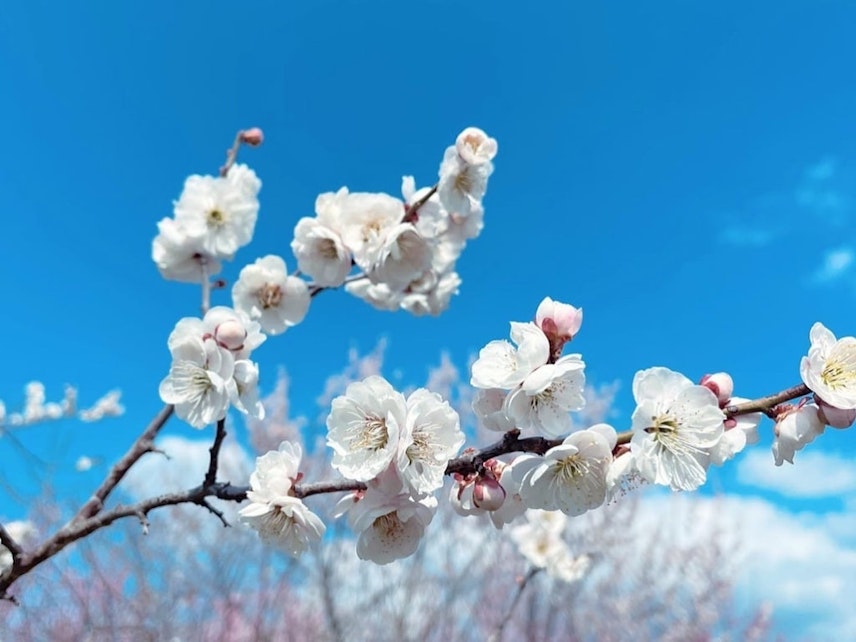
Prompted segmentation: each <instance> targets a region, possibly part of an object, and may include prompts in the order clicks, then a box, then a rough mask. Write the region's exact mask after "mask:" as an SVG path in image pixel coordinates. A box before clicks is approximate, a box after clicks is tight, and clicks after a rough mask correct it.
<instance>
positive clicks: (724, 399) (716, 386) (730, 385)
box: [699, 372, 734, 407]
mask: <svg viewBox="0 0 856 642" xmlns="http://www.w3.org/2000/svg"><path fill="white" fill-rule="evenodd" d="M699 384H700V385H702V386H704V387H705V388H707V389H708V390H710V391H711V392H712V393H713V394H715V395H716V399H717V401H719V406H720V407H723V406H725V405H726V404H727V403H728V400H729V399H731V396H732V395H733V394H734V380H733V379H732V378H731V375H730V374H728V373H727V372H717V373H715V374H706V375H704V376H703V377H702V378H701V381H700V382H699Z"/></svg>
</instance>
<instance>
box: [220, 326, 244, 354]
mask: <svg viewBox="0 0 856 642" xmlns="http://www.w3.org/2000/svg"><path fill="white" fill-rule="evenodd" d="M246 338H247V331H246V329H245V328H244V326H243V324H242V323H241V322H240V321H238V320H237V319H230V320H229V321H224V322H223V323H221V324H220V325H218V326H217V327H216V328H215V329H214V340H215V341H216V342H217V344H218V345H220V346H222V347H224V348H226V349H227V350H232V351H235V350H240V349H241V348H243V347H244V340H245V339H246Z"/></svg>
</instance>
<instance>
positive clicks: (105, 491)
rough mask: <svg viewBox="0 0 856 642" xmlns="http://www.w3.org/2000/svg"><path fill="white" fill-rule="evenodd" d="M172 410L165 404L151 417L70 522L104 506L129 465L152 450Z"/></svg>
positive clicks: (87, 515)
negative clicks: (149, 421)
mask: <svg viewBox="0 0 856 642" xmlns="http://www.w3.org/2000/svg"><path fill="white" fill-rule="evenodd" d="M173 410H174V407H173V406H172V405H166V406H164V407H163V408H162V409H161V411H160V412H159V413H158V414H157V415H155V418H154V419H152V421H151V423H150V424H149V425H148V426H147V427H146V429H145V430H144V431H143V433H142V434H141V435H140V436H139V437H137V440H136V441H135V442H134V443H133V444H132V445H131V447H130V448H129V449H128V452H126V453H125V455H124V456H123V457H122V458H121V459H120V460H119V461H117V462H116V463H115V464H114V465H113V467H112V468H111V469H110V472H109V473H107V477H105V478H104V481H103V482H101V485H100V486H99V487H98V489H97V490H96V491H95V492H94V493H93V494H92V497H90V498H89V500H88V501H87V502H86V503H85V504H84V505H83V506H82V507H81V508H80V510H79V511H77V515H75V516H74V518H73V519H72V522H75V521H79V520H83V519H88V518H90V517H92V516H93V515H95V514H96V513H97V512H98V511H100V510H101V509H102V508H103V507H104V502H105V500H106V499H107V497H108V496H109V495H110V493H111V492H113V489H114V488H116V486H117V485H118V484H119V482H120V481H122V478H123V477H124V476H125V475H126V474H127V472H128V470H129V469H130V468H131V466H133V465H134V464H135V463H136V462H137V460H138V459H139V458H140V457H142V456H143V455H145V454H146V453H147V452H151V451H152V450H154V440H155V437H156V436H157V434H158V432H160V430H161V428H163V427H164V425H165V424H166V422H167V420H168V419H169V418H170V417H171V416H172V412H173Z"/></svg>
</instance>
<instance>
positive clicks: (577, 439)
mask: <svg viewBox="0 0 856 642" xmlns="http://www.w3.org/2000/svg"><path fill="white" fill-rule="evenodd" d="M615 442H616V433H615V430H614V429H613V428H612V427H611V426H608V425H606V424H598V425H596V426H592V427H591V428H589V429H588V430H581V431H579V432H575V433H573V434H572V435H569V436H568V437H567V438H565V440H564V441H563V442H562V443H561V444H560V445H558V446H555V447H553V448H551V449H550V450H548V451H547V452H546V453H545V455H544V456H543V457H540V456H538V455H523V456H521V457H519V458H518V459H517V460H516V461H515V462H514V470H515V477H517V478H518V479H520V480H521V484H520V497H521V499H522V500H523V503H524V504H525V505H526V506H527V507H528V508H542V509H545V510H560V511H562V512H563V513H566V514H567V515H571V516H577V515H582V514H583V513H585V512H586V511H589V510H591V509H593V508H597V507H598V506H600V505H602V504H603V503H604V502H605V501H606V493H607V482H606V476H607V473H608V471H609V466H610V464H611V463H612V449H613V448H614V447H615Z"/></svg>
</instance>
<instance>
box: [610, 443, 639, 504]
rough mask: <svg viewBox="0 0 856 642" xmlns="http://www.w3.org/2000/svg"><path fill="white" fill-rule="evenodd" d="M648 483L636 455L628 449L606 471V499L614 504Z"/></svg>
mask: <svg viewBox="0 0 856 642" xmlns="http://www.w3.org/2000/svg"><path fill="white" fill-rule="evenodd" d="M648 483H649V482H648V481H647V480H646V479H645V478H644V477H642V474H641V473H640V472H639V469H638V468H637V467H636V457H635V456H634V455H633V453H632V452H630V451H629V450H627V451H625V452H623V453H621V454H620V455H618V456H617V457H616V458H615V459H613V460H612V463H611V464H610V465H609V471H607V473H606V501H607V503H608V504H612V503H614V502H616V501H618V500H619V499H621V498H622V497H624V496H625V495H627V494H628V493H630V492H632V491H634V490H636V489H637V488H639V487H640V486H644V485H646V484H648Z"/></svg>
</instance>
